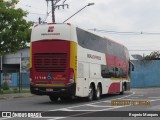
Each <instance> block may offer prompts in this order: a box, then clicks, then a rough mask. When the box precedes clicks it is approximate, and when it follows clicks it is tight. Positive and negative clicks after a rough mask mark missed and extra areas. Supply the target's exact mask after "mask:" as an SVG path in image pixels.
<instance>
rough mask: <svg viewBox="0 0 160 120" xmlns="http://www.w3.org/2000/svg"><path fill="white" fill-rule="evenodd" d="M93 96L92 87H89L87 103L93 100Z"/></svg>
mask: <svg viewBox="0 0 160 120" xmlns="http://www.w3.org/2000/svg"><path fill="white" fill-rule="evenodd" d="M93 96H94V89H93V85H90V86H89V94H88V97H87V101H92V100H93Z"/></svg>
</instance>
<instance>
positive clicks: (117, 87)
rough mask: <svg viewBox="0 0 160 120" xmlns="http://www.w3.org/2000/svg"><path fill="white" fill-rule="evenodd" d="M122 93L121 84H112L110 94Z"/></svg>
mask: <svg viewBox="0 0 160 120" xmlns="http://www.w3.org/2000/svg"><path fill="white" fill-rule="evenodd" d="M116 92H120V82H116V83H112V84H111V85H110V86H109V89H108V93H116Z"/></svg>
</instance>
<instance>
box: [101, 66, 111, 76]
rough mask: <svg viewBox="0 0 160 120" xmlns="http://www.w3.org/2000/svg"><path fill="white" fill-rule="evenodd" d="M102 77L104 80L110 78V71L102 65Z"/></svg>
mask: <svg viewBox="0 0 160 120" xmlns="http://www.w3.org/2000/svg"><path fill="white" fill-rule="evenodd" d="M101 75H102V77H103V78H110V77H111V76H110V75H109V69H108V66H106V65H101Z"/></svg>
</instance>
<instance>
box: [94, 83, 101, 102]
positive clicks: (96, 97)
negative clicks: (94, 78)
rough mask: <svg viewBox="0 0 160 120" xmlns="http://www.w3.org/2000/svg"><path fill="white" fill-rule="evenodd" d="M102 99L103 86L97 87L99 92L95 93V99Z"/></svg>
mask: <svg viewBox="0 0 160 120" xmlns="http://www.w3.org/2000/svg"><path fill="white" fill-rule="evenodd" d="M100 98H101V86H100V85H98V86H97V90H96V91H95V99H96V100H99V99H100Z"/></svg>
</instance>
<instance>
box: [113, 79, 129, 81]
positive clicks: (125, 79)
mask: <svg viewBox="0 0 160 120" xmlns="http://www.w3.org/2000/svg"><path fill="white" fill-rule="evenodd" d="M111 80H128V81H129V80H130V79H126V78H111Z"/></svg>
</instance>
